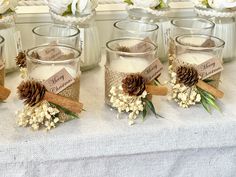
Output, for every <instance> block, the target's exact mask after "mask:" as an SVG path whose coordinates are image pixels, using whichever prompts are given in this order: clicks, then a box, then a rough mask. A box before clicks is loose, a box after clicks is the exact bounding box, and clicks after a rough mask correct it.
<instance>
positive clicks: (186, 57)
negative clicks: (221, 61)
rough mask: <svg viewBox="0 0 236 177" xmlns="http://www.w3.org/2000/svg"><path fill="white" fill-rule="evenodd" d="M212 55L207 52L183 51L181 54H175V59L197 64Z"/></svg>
mask: <svg viewBox="0 0 236 177" xmlns="http://www.w3.org/2000/svg"><path fill="white" fill-rule="evenodd" d="M213 57H214V56H213V55H211V54H209V53H199V52H191V53H190V52H189V53H183V54H181V55H178V56H177V59H179V60H180V61H183V62H185V63H189V64H196V65H199V64H201V63H203V62H205V61H207V60H209V59H211V58H213Z"/></svg>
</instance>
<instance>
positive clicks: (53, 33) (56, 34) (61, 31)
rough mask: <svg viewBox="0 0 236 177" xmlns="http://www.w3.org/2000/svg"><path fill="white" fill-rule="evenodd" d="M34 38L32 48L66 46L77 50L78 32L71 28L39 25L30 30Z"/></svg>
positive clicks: (78, 43) (56, 25) (58, 25)
mask: <svg viewBox="0 0 236 177" xmlns="http://www.w3.org/2000/svg"><path fill="white" fill-rule="evenodd" d="M32 32H33V37H34V46H39V45H46V44H61V45H68V46H71V47H73V48H76V49H79V47H80V38H79V35H80V31H79V29H78V28H76V27H73V26H67V25H61V24H46V25H40V26H37V27H35V28H33V30H32Z"/></svg>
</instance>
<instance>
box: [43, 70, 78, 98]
mask: <svg viewBox="0 0 236 177" xmlns="http://www.w3.org/2000/svg"><path fill="white" fill-rule="evenodd" d="M74 82H75V80H74V78H73V77H72V76H71V75H70V74H69V73H68V72H67V71H66V69H65V68H63V69H62V70H60V71H59V72H57V73H56V74H54V75H53V76H51V77H50V78H48V79H47V80H46V81H44V82H43V84H44V85H45V87H46V89H47V90H48V91H50V92H53V93H55V94H58V93H60V92H61V91H63V90H64V89H66V88H67V87H69V86H70V85H71V84H73V83H74Z"/></svg>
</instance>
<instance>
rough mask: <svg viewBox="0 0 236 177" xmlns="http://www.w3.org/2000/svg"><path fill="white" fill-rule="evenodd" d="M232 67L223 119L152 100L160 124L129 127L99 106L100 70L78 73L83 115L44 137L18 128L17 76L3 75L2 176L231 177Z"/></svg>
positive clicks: (234, 154) (234, 169)
mask: <svg viewBox="0 0 236 177" xmlns="http://www.w3.org/2000/svg"><path fill="white" fill-rule="evenodd" d="M235 68H236V62H234V63H228V64H226V65H225V70H224V72H223V79H222V85H221V89H222V90H224V91H225V97H224V99H222V102H221V103H220V105H221V107H222V110H223V113H219V112H217V111H214V112H213V113H212V115H210V114H208V113H207V112H205V110H204V109H202V107H201V106H200V105H198V106H196V107H193V108H191V109H181V108H179V107H177V106H176V104H175V103H173V102H168V101H167V99H166V97H158V98H154V102H155V106H156V108H157V110H158V111H159V113H160V114H161V115H163V116H164V117H165V119H156V118H154V117H153V116H152V115H149V116H148V118H147V120H146V121H145V122H143V123H142V122H140V123H137V124H135V125H134V126H129V125H128V123H127V120H126V119H122V120H117V119H116V112H114V111H112V110H110V109H109V107H107V106H106V105H105V104H104V101H103V100H104V79H103V77H104V76H103V67H102V65H101V67H98V68H96V69H94V70H92V71H88V72H85V73H83V75H82V80H81V101H82V102H83V103H84V105H85V108H86V110H87V111H86V112H83V113H82V114H81V116H80V117H81V119H79V120H73V121H70V122H67V123H65V124H63V125H61V126H59V127H58V128H56V129H54V130H52V131H50V132H48V133H47V132H44V131H39V132H33V131H31V130H30V129H25V128H19V127H17V125H16V123H15V121H16V118H15V112H16V110H19V109H20V108H21V107H22V103H21V102H20V101H18V100H17V97H16V95H15V90H16V86H17V85H18V83H19V82H20V79H19V76H18V73H12V74H10V75H8V76H7V83H6V85H7V86H8V87H9V88H11V89H12V90H13V94H12V95H11V97H10V98H9V99H8V100H7V103H5V104H1V105H0V177H235V176H236V71H235Z"/></svg>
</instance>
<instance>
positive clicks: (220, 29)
mask: <svg viewBox="0 0 236 177" xmlns="http://www.w3.org/2000/svg"><path fill="white" fill-rule="evenodd" d="M194 3H195V11H196V13H197V14H198V15H199V16H202V17H205V18H209V19H210V20H212V21H213V22H214V23H215V29H214V33H213V35H214V36H217V37H218V38H220V39H223V40H224V41H225V49H224V55H223V60H224V61H225V62H228V61H232V60H234V59H235V58H236V50H232V49H235V48H236V40H235V39H236V33H235V31H236V18H235V17H236V0H194Z"/></svg>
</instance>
